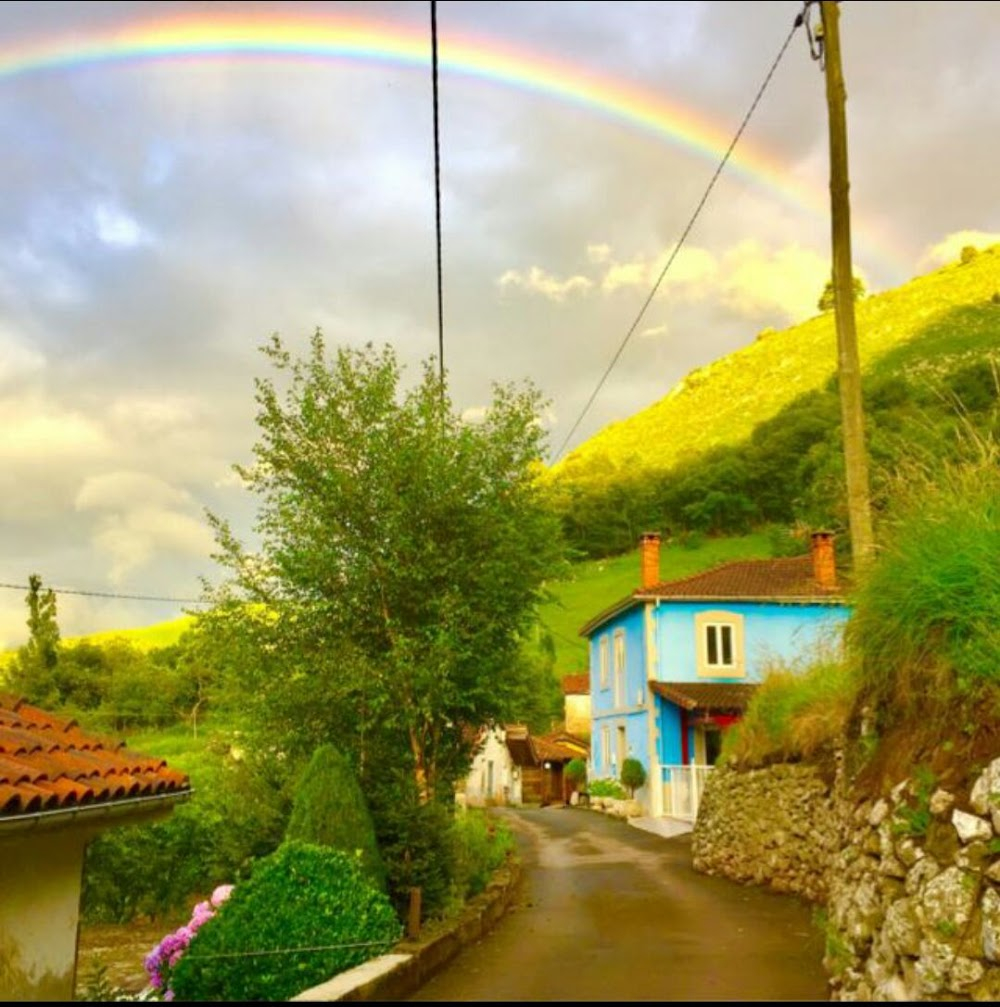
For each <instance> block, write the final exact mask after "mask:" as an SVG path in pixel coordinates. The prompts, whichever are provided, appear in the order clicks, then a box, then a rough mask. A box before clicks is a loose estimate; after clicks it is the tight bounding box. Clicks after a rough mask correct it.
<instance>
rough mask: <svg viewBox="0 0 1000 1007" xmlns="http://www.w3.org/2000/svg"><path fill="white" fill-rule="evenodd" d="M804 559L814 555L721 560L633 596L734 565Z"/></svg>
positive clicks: (660, 581) (684, 582)
mask: <svg viewBox="0 0 1000 1007" xmlns="http://www.w3.org/2000/svg"><path fill="white" fill-rule="evenodd" d="M803 559H810V560H811V559H812V556H811V554H810V553H807V552H804V553H800V554H799V555H797V556H758V557H745V558H742V559H727V560H721V561H720V562H718V563H716V564H715V565H714V566H709V567H706V568H705V569H704V570H699V571H698V572H697V573H689V574H688V575H687V576H686V577H674V578H672V579H670V580H658V581H657V582H656V583H655V584H651V585H650V586H649V587H637V588H636V589H635V590H634V591H633V592H632V597H641V596H642V595H644V594H647V593H649V592H650V591H655V590H656V589H657V588H658V587H664V586H666V585H670V586H674V585H679V584H689V583H690V582H691V581H693V580H698V579H700V578H702V577H708V576H710V575H711V574H713V573H718V572H719V571H720V570H725V569H732V568H733V567H739V566H761V565H763V564H764V563H782V562H789V561H793V562H801V561H802V560H803ZM803 565H804V564H803Z"/></svg>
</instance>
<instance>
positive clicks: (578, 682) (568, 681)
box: [562, 671, 590, 696]
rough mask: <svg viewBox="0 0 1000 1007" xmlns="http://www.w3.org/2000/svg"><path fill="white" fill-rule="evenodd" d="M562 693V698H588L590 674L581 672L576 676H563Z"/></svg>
mask: <svg viewBox="0 0 1000 1007" xmlns="http://www.w3.org/2000/svg"><path fill="white" fill-rule="evenodd" d="M562 691H563V695H564V696H589V695H590V672H589V671H582V672H580V674H578V675H563V679H562Z"/></svg>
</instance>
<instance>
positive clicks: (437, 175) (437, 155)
mask: <svg viewBox="0 0 1000 1007" xmlns="http://www.w3.org/2000/svg"><path fill="white" fill-rule="evenodd" d="M431 78H432V80H433V92H434V224H435V229H436V245H437V295H438V370H439V373H440V375H441V394H442V395H444V284H443V280H442V270H441V137H440V129H439V124H438V30H437V0H431Z"/></svg>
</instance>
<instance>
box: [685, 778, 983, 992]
mask: <svg viewBox="0 0 1000 1007" xmlns="http://www.w3.org/2000/svg"><path fill="white" fill-rule="evenodd" d="M703 816H704V821H703V820H702V817H703ZM693 851H694V863H695V867H696V868H697V869H698V870H702V871H705V872H707V873H712V874H722V875H724V876H727V877H730V878H732V879H734V880H737V881H743V882H753V883H756V884H766V885H770V886H771V887H772V888H775V889H778V890H780V891H792V892H797V893H799V894H801V895H804V896H806V897H807V898H811V899H814V900H817V901H821V902H823V903H824V904H825V909H824V910H823V911H822V913H821V914H819V919H820V921H821V922H822V925H823V926H824V929H825V932H826V957H825V960H824V964H825V965H826V968H827V970H828V972H829V974H830V977H831V978H830V983H831V990H832V996H833V999H840V1000H928V999H933V1000H937V999H948V1000H955V999H960V1000H995V999H1000V759H996V760H994V762H993V763H991V765H990V766H989V768H988V769H987V770H986V771H985V772H983V773H981V774H980V775H979V777H978V778H977V779H976V780H975V782H974V784H973V786H972V788H971V791H969V792H968V793H964V792H963V793H949V792H947V791H944V790H941V789H934V786H933V783H932V781H930V780H928V779H926V778H919V777H918V778H917V779H914V780H906V781H903V782H902V783H900V784H899V785H897V786H896V787H894V788H893V790H892V792H891V793H890V794H888V795H886V796H885V797H882V798H879V799H877V800H875V799H867V800H855V799H852V798H851V797H850V795H849V794H848V793H846V792H845V791H844V790H843V788H842V787H839V786H830V785H828V784H826V783H824V782H823V778H822V776H821V775H820V774H819V773H818V772H817V771H816V770H815V769H814V768H811V767H809V766H805V765H794V766H793V765H785V766H773V767H770V768H767V769H759V770H749V771H737V770H733V769H721V770H717V771H716V772H715V773H713V774H712V778H711V781H710V783H709V785H708V787H707V788H706V793H705V797H704V800H703V804H702V810H701V812H700V813H699V818H698V824H697V826H696V828H695V835H694V844H693Z"/></svg>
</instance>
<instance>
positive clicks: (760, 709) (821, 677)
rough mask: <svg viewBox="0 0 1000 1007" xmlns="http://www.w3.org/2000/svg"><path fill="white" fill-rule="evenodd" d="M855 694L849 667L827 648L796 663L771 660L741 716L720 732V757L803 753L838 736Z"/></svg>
mask: <svg viewBox="0 0 1000 1007" xmlns="http://www.w3.org/2000/svg"><path fill="white" fill-rule="evenodd" d="M856 694H857V685H856V679H855V676H854V675H853V673H852V670H851V668H850V667H849V665H848V664H847V663H846V662H844V661H843V660H842V659H841V658H840V656H839V655H838V654H837V653H836V652H834V651H832V650H831V651H830V652H828V653H824V652H823V651H822V650H821V651H819V652H818V653H816V654H814V655H813V656H811V658H809V659H808V661H806V662H802V663H800V664H797V665H791V666H785V665H776V666H774V667H772V668H771V669H769V670H768V672H767V673H766V674H765V675H764V678H763V679H762V680H761V683H760V685H759V686H758V687H757V690H756V692H755V693H754V696H753V698H752V699H751V700H750V704H749V706H748V707H747V710H746V713H745V714H744V716H743V719H742V720H741V721H740V722H739V723H738V724H734V725H733V726H732V727H730V728H728V729H727V730H726V731H725V733H724V734H723V738H722V761H723V762H728V763H731V764H739V765H747V766H753V765H761V764H764V763H766V762H768V761H770V760H772V759H781V760H785V759H796V758H803V757H809V756H811V755H813V754H815V753H816V752H818V751H820V750H821V749H823V748H825V747H828V746H830V745H833V744H835V743H836V742H837V741H838V740H839V739H840V738H841V737H842V736H843V733H844V731H845V729H846V725H847V723H848V720H849V719H850V716H851V713H852V711H853V709H854V704H855V698H856Z"/></svg>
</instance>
